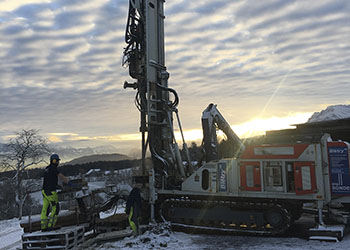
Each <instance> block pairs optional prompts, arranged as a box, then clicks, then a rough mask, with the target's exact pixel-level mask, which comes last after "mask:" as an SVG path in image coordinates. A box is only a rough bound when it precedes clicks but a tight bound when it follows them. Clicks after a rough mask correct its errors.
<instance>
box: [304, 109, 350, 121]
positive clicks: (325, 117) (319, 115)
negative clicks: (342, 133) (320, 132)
mask: <svg viewBox="0 0 350 250" xmlns="http://www.w3.org/2000/svg"><path fill="white" fill-rule="evenodd" d="M346 118H350V105H332V106H328V107H327V108H326V109H324V110H322V111H321V112H315V113H313V115H312V116H311V117H310V118H309V120H308V121H307V122H308V123H311V122H321V121H331V120H338V119H346Z"/></svg>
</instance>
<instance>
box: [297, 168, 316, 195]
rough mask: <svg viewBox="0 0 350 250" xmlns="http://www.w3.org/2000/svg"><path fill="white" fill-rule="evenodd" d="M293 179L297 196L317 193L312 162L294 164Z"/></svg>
mask: <svg viewBox="0 0 350 250" xmlns="http://www.w3.org/2000/svg"><path fill="white" fill-rule="evenodd" d="M294 178H295V192H296V194H297V195H304V194H312V193H317V188H316V176H315V163H314V162H295V163H294Z"/></svg>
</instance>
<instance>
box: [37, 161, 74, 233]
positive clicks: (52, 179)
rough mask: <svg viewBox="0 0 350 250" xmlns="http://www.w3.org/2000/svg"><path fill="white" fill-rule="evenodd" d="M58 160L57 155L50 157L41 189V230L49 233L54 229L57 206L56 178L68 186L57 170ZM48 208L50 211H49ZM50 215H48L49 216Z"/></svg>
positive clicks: (66, 180)
mask: <svg viewBox="0 0 350 250" xmlns="http://www.w3.org/2000/svg"><path fill="white" fill-rule="evenodd" d="M59 161H60V158H59V156H58V155H57V154H52V155H51V156H50V165H49V166H47V167H46V168H45V172H44V174H43V177H44V181H43V188H42V190H41V193H42V195H43V208H42V210H41V230H42V231H49V230H53V229H55V226H56V222H57V217H58V212H59V204H58V195H57V192H56V190H57V186H58V177H59V178H60V179H62V180H63V182H65V183H67V184H69V181H68V179H67V177H65V176H64V175H63V174H61V173H60V172H59V170H58V169H57V167H58V164H59ZM49 208H50V209H49ZM49 213H50V214H49Z"/></svg>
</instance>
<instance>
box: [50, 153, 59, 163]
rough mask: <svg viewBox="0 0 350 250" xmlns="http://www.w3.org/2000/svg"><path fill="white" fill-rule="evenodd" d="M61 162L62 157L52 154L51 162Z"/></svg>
mask: <svg viewBox="0 0 350 250" xmlns="http://www.w3.org/2000/svg"><path fill="white" fill-rule="evenodd" d="M59 160H60V157H59V156H58V154H52V155H51V156H50V162H51V163H53V164H56V163H58V161H59Z"/></svg>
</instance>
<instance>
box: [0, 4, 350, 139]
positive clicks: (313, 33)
mask: <svg viewBox="0 0 350 250" xmlns="http://www.w3.org/2000/svg"><path fill="white" fill-rule="evenodd" d="M349 10H350V2H349V1H347V0H339V1H331V0H322V1H317V2H312V3H310V2H309V1H283V0H266V1H253V0H248V1H243V0H242V1H227V0H214V1H192V2H188V1H185V0H172V1H169V2H166V3H165V15H166V19H165V42H166V46H165V48H166V66H167V69H168V71H169V73H170V79H169V86H170V87H172V88H174V89H176V90H177V91H178V94H179V96H180V106H179V109H180V115H181V116H182V117H183V118H182V120H183V124H184V128H185V129H198V128H200V116H201V112H202V111H203V109H204V108H205V107H206V106H207V105H208V104H209V103H211V102H215V103H217V104H218V105H219V106H218V107H219V108H220V110H222V111H224V112H223V113H225V114H227V115H228V117H229V119H230V123H231V124H240V123H244V122H246V121H249V120H250V119H252V117H255V116H257V114H260V113H261V111H262V110H263V108H264V107H266V109H265V115H266V116H267V117H271V116H286V114H287V113H288V112H289V111H290V109H293V111H294V112H314V111H318V109H319V108H320V105H323V104H324V103H330V104H332V103H346V102H349V101H350V100H349V97H348V94H347V93H348V92H349V91H350V83H349V79H350V71H349V62H350V52H349V51H350V44H349V42H348V41H349V40H350V38H349V34H350V22H349ZM127 11H128V1H124V0H123V1H122V0H102V1H96V0H87V1H78V0H60V1H59V0H51V1H45V0H35V1H34V0H26V1H24V0H21V1H19V0H11V1H5V2H4V3H2V7H1V10H0V75H1V79H0V123H1V125H2V127H1V129H0V136H6V135H9V134H11V131H14V130H19V129H22V128H23V127H25V128H31V127H33V128H38V129H41V131H43V133H51V135H50V136H51V137H52V138H53V139H54V140H61V141H62V142H64V141H66V140H68V138H70V139H72V138H75V139H76V140H84V141H86V142H88V141H92V140H104V139H103V138H114V139H116V140H119V139H120V138H125V137H122V136H121V135H133V134H136V133H138V130H139V114H138V111H137V110H136V108H134V106H133V99H134V95H135V92H133V91H132V90H123V89H122V85H123V82H124V80H130V78H129V76H128V71H127V70H125V69H124V68H122V67H121V60H122V52H123V48H124V47H125V44H124V32H125V25H126V17H127ZM284 78H285V81H284V83H283V85H281V86H280V87H279V88H278V91H277V92H276V88H277V86H279V83H280V82H281V79H284ZM267 104H268V105H267ZM266 105H267V106H266ZM262 118H264V117H262ZM57 132H60V133H68V134H61V135H59V134H57V135H56V134H53V133H57ZM71 134H72V135H71ZM73 134H74V135H73ZM119 135H120V137H118V136H119ZM118 138H119V139H118Z"/></svg>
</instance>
